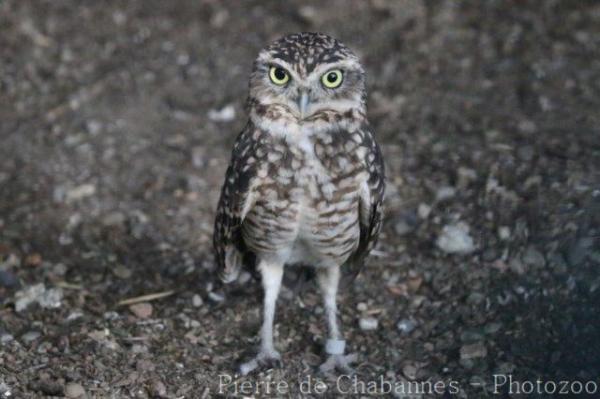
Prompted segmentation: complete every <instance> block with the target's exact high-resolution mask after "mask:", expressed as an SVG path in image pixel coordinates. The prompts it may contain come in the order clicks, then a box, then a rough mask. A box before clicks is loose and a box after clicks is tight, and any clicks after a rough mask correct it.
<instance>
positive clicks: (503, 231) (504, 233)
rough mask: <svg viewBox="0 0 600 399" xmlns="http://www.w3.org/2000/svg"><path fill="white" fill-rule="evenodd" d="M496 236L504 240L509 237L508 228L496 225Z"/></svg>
mask: <svg viewBox="0 0 600 399" xmlns="http://www.w3.org/2000/svg"><path fill="white" fill-rule="evenodd" d="M498 237H499V238H500V239H501V240H502V241H506V240H508V239H509V238H510V228H509V227H507V226H500V227H498Z"/></svg>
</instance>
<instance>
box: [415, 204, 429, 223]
mask: <svg viewBox="0 0 600 399" xmlns="http://www.w3.org/2000/svg"><path fill="white" fill-rule="evenodd" d="M430 213H431V207H430V206H429V205H427V204H423V203H421V204H419V207H418V208H417V214H418V215H419V217H420V218H421V219H427V217H428V216H429V214H430Z"/></svg>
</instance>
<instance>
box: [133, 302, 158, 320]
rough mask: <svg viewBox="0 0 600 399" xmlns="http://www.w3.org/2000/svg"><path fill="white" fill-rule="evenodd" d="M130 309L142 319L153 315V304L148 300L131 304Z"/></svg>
mask: <svg viewBox="0 0 600 399" xmlns="http://www.w3.org/2000/svg"><path fill="white" fill-rule="evenodd" d="M129 310H130V311H131V313H133V314H134V315H135V316H136V317H138V318H140V319H146V318H148V317H150V316H152V305H151V304H149V303H148V302H142V303H136V304H133V305H130V306H129Z"/></svg>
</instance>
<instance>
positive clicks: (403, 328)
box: [396, 319, 417, 334]
mask: <svg viewBox="0 0 600 399" xmlns="http://www.w3.org/2000/svg"><path fill="white" fill-rule="evenodd" d="M396 327H397V328H398V330H400V332H402V333H404V334H410V333H411V332H413V331H414V329H415V328H417V323H416V322H415V321H414V320H411V319H402V320H400V321H399V322H398V324H396Z"/></svg>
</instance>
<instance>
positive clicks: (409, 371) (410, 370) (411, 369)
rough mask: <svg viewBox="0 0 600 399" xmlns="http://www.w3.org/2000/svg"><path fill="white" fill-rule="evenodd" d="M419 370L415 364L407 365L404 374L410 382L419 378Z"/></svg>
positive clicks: (403, 370)
mask: <svg viewBox="0 0 600 399" xmlns="http://www.w3.org/2000/svg"><path fill="white" fill-rule="evenodd" d="M417 371H418V369H417V368H416V367H415V366H414V365H413V364H407V365H405V366H404V367H402V374H404V376H405V377H406V378H408V379H409V380H414V379H415V378H417Z"/></svg>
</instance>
